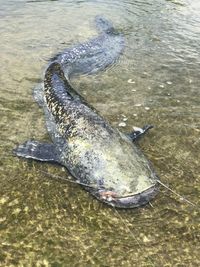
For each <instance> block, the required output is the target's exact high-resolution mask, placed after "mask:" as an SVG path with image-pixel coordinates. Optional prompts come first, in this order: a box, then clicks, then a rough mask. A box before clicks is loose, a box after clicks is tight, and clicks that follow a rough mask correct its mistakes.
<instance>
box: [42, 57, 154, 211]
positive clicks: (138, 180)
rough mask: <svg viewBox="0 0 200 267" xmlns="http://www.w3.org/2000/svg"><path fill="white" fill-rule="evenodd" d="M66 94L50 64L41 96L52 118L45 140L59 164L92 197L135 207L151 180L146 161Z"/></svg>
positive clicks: (149, 188)
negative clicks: (53, 146) (57, 155)
mask: <svg viewBox="0 0 200 267" xmlns="http://www.w3.org/2000/svg"><path fill="white" fill-rule="evenodd" d="M70 92H73V94H74V95H75V91H74V90H73V88H72V87H71V86H70V84H69V81H67V79H66V78H65V76H64V72H63V71H62V68H61V65H60V64H59V63H56V62H54V63H52V64H51V65H50V66H49V68H48V69H47V70H46V74H45V80H44V96H45V99H46V104H47V107H48V110H49V112H50V113H51V115H52V116H53V119H54V120H55V125H56V130H55V129H54V131H53V132H51V138H52V140H53V143H54V144H56V148H57V149H59V151H60V155H61V162H62V165H64V166H65V167H67V169H68V170H69V171H70V172H71V173H72V175H73V176H74V177H76V179H77V180H78V181H79V182H81V183H84V184H85V185H88V186H89V187H88V188H87V190H89V191H90V192H91V193H92V194H93V195H95V196H96V197H97V198H99V199H101V200H103V201H105V202H107V203H109V204H111V205H113V206H117V207H135V206H138V205H141V204H144V203H146V202H147V201H149V198H152V197H153V196H154V195H155V192H156V190H155V188H156V183H157V177H156V175H155V173H154V171H153V170H152V169H151V166H150V163H149V162H148V160H146V158H145V157H144V155H143V154H142V153H141V152H140V150H139V149H138V148H137V147H136V146H135V145H134V144H133V143H132V141H131V140H130V139H129V138H128V137H127V136H126V135H124V134H122V133H120V132H119V131H117V130H115V129H113V128H112V127H111V125H110V124H109V123H108V122H106V121H105V119H104V118H102V117H101V116H100V115H99V114H98V113H97V112H96V110H95V109H94V108H91V107H90V106H88V105H87V103H86V101H85V100H84V99H83V98H82V97H81V96H79V95H78V94H77V96H76V98H74V97H73V96H72V95H71V94H70ZM106 194H107V195H106ZM133 195H134V196H135V197H134V198H133V197H131V196H133ZM122 198H123V199H122ZM136 198H137V200H136ZM120 199H122V201H120Z"/></svg>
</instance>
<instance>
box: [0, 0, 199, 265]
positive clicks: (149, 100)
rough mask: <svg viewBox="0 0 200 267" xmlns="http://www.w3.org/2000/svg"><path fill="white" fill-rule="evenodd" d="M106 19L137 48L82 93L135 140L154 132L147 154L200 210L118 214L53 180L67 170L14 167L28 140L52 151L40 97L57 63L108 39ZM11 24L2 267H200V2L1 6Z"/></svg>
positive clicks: (166, 206)
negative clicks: (95, 39)
mask: <svg viewBox="0 0 200 267" xmlns="http://www.w3.org/2000/svg"><path fill="white" fill-rule="evenodd" d="M190 2H192V4H191V3H190ZM98 14H103V15H104V16H105V17H107V18H109V19H111V20H112V21H113V24H114V25H115V26H116V28H117V29H118V30H120V31H122V32H123V33H124V35H125V38H126V48H125V51H124V54H123V55H122V56H121V57H120V60H118V61H117V62H116V63H115V64H114V65H113V66H112V67H110V68H108V69H107V70H106V71H105V72H102V73H99V74H98V75H94V76H84V77H83V76H82V77H80V78H77V79H74V80H73V84H74V88H76V89H77V91H79V92H80V93H81V94H82V95H83V96H85V98H86V99H87V101H88V102H89V103H91V104H92V105H93V106H94V107H95V108H96V109H97V110H98V111H99V112H100V113H101V114H103V115H104V117H105V118H106V119H107V120H108V121H109V122H110V123H111V124H112V125H113V126H114V127H118V128H119V129H121V130H122V131H124V132H129V131H131V129H132V127H133V126H143V125H145V124H153V125H155V128H154V129H153V130H151V132H149V133H148V135H146V136H145V138H144V139H142V140H141V141H140V146H141V148H142V150H143V151H144V153H145V154H146V155H147V156H148V158H149V159H150V160H151V161H152V163H153V165H154V167H155V169H156V171H157V173H158V174H159V176H160V179H161V181H162V182H163V183H165V184H167V185H168V186H170V188H172V189H174V190H175V191H176V192H178V193H179V194H181V195H182V196H184V197H186V198H187V199H188V200H190V201H191V202H193V203H196V206H194V207H193V206H192V205H190V204H188V203H186V202H185V201H183V200H182V199H180V198H179V197H177V196H175V195H173V194H172V193H170V192H169V191H167V190H166V189H164V188H160V193H159V194H158V195H157V197H156V198H155V199H154V200H153V201H152V203H151V204H152V205H151V206H150V205H147V206H145V207H142V208H138V209H132V210H117V211H116V210H115V209H113V208H110V207H108V206H106V205H104V204H102V203H100V202H99V201H97V200H96V199H94V198H93V197H92V196H91V195H89V194H88V193H87V192H85V191H84V190H83V189H82V188H81V187H80V186H78V185H74V184H71V183H67V182H62V181H59V180H55V179H52V178H51V177H50V175H51V174H54V175H59V176H62V177H66V172H65V171H64V170H63V169H62V168H60V167H57V166H52V165H50V164H41V163H38V162H33V161H25V160H22V159H18V158H16V157H13V156H12V149H13V147H15V146H16V145H17V144H19V143H21V142H23V141H25V140H27V139H30V138H35V139H39V140H48V136H47V133H46V129H45V124H44V116H43V113H42V110H41V109H39V108H38V106H37V104H36V103H35V102H34V100H33V97H32V89H33V87H34V86H35V85H36V84H37V83H38V82H40V81H41V80H42V78H43V71H44V69H45V66H46V65H47V61H48V59H49V58H50V57H52V56H53V55H54V54H55V53H57V52H58V51H62V50H63V49H64V48H65V47H69V46H70V45H73V44H76V43H78V42H82V41H85V40H88V39H89V38H90V37H92V36H95V35H96V34H97V32H96V29H95V27H94V24H93V19H94V17H95V15H98ZM0 23H1V27H0V36H1V42H0V54H1V69H0V84H1V90H0V116H1V120H0V139H1V144H0V152H1V159H0V170H1V177H0V183H1V187H0V265H1V266H54V267H55V266H179V267H182V266H199V265H200V256H199V249H200V246H199V244H200V234H199V233H200V228H199V226H200V220H199V216H200V214H199V190H200V185H199V181H200V175H199V173H200V167H199V160H200V157H199V155H200V89H199V88H200V78H199V69H200V49H199V46H200V4H199V1H198V0H193V1H189V0H188V1H186V0H176V1H170V0H168V1H167V0H160V1H158V0H154V1H153V0H151V1H148V2H147V1H142V0H137V1H128V0H126V1H118V0H115V1H106V0H105V1H100V0H99V1H98V0H97V1H24V0H21V1H11V0H8V1H3V0H0ZM123 119H125V120H126V119H127V120H126V121H125V123H126V126H125V127H119V123H120V122H122V121H123ZM44 172H46V173H48V174H49V175H48V174H45V173H44Z"/></svg>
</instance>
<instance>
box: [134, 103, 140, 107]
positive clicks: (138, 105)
mask: <svg viewBox="0 0 200 267" xmlns="http://www.w3.org/2000/svg"><path fill="white" fill-rule="evenodd" d="M134 106H135V107H141V106H142V104H139V103H138V104H135V105H134Z"/></svg>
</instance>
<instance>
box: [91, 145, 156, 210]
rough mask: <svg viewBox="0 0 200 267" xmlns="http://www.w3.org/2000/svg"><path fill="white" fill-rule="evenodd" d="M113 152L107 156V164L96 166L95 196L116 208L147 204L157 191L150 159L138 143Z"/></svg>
mask: <svg viewBox="0 0 200 267" xmlns="http://www.w3.org/2000/svg"><path fill="white" fill-rule="evenodd" d="M118 152H119V151H117V153H116V152H115V153H112V160H109V159H108V157H107V158H106V161H105V162H106V165H105V167H104V168H101V169H100V170H99V173H101V175H103V176H101V177H103V178H101V179H99V181H100V182H99V183H98V184H99V186H98V190H97V191H96V192H95V194H94V195H95V196H96V197H97V198H98V199H99V200H101V201H103V202H105V203H107V204H109V205H111V206H113V207H118V208H134V207H139V206H142V205H145V204H147V203H148V202H149V201H150V200H152V199H153V198H154V197H155V195H156V194H157V193H158V185H159V183H158V180H159V178H158V176H157V175H156V173H155V171H154V170H153V168H152V166H151V163H150V162H149V161H148V160H147V159H146V157H145V156H144V155H143V153H141V151H140V150H139V149H138V148H137V147H134V148H133V147H131V149H130V152H131V153H129V150H128V149H126V153H124V154H122V153H121V154H120V153H118Z"/></svg>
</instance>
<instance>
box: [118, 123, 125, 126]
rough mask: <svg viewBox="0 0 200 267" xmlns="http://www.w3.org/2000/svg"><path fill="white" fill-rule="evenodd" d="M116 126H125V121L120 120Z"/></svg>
mask: <svg viewBox="0 0 200 267" xmlns="http://www.w3.org/2000/svg"><path fill="white" fill-rule="evenodd" d="M118 126H119V127H126V123H125V122H120V123H119V124H118Z"/></svg>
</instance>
